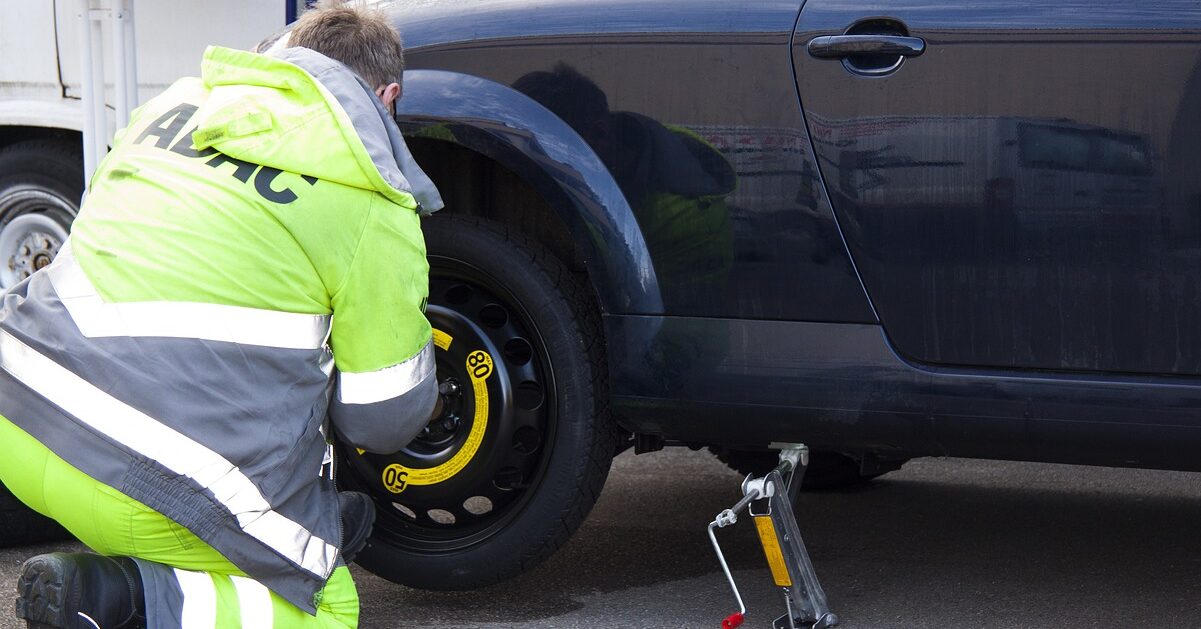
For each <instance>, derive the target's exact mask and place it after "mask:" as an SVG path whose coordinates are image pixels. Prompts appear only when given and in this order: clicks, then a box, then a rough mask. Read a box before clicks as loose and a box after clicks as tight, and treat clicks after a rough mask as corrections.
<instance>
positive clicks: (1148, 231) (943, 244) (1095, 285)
mask: <svg viewBox="0 0 1201 629" xmlns="http://www.w3.org/2000/svg"><path fill="white" fill-rule="evenodd" d="M885 6H886V7H887V10H886V14H885V15H883V16H881V13H880V11H881V5H880V3H875V2H867V1H866V0H808V2H807V3H806V5H805V7H804V9H803V11H802V13H801V17H800V21H799V23H798V27H797V33H796V36H795V38H794V44H793V55H794V59H795V68H796V78H797V82H798V86H799V90H800V96H801V101H802V106H803V107H804V109H805V115H806V122H807V124H808V125H809V128H810V131H811V134H812V136H813V140H814V143H815V151H816V153H817V155H818V157H819V165H820V168H821V171H822V175H823V177H824V181H825V183H826V186H827V190H828V192H829V194H830V197H831V200H832V202H833V205H834V209H835V212H836V215H837V216H838V218H839V221H840V225H841V227H842V230H843V233H844V235H845V237H846V239H847V242H848V245H849V246H850V248H851V251H852V254H853V258H854V260H855V263H856V265H857V266H858V268H859V271H860V273H861V275H862V277H863V281H864V284H865V286H866V288H867V290H868V293H869V296H870V297H871V299H872V300H873V303H874V305H875V307H876V310H877V312H878V314H879V316H880V318H881V321H882V322H883V324H884V327H885V331H886V333H887V334H888V337H889V339H890V340H891V342H892V343H893V344H894V346H895V347H896V348H897V350H898V351H899V352H900V353H901V354H902V355H904V356H906V357H908V358H910V359H914V360H917V361H923V362H929V363H941V364H950V365H969V366H995V367H1004V368H1013V367H1019V368H1039V369H1052V370H1073V371H1114V372H1127V373H1159V374H1201V176H1199V174H1198V172H1197V171H1198V168H1199V165H1201V149H1199V148H1198V147H1199V146H1201V65H1199V53H1201V6H1199V5H1198V4H1197V3H1195V2H1185V1H1180V0H1150V1H1148V2H1140V3H1134V2H1129V0H1090V1H1089V2H1082V1H1059V2H1050V3H1043V2H1026V1H1017V0H968V1H964V2H956V3H953V6H951V3H948V5H947V6H946V7H940V6H937V5H936V4H935V3H930V2H927V1H926V0H894V1H892V2H889V3H887V4H886V5H885ZM844 34H850V35H854V36H857V37H858V42H859V45H860V47H859V48H857V49H856V50H857V51H858V52H857V54H850V55H848V56H838V55H837V54H830V51H829V49H828V44H829V42H830V41H831V40H822V41H824V42H825V44H826V47H822V46H820V45H818V44H814V45H813V46H811V42H813V40H814V39H815V38H818V37H823V36H833V35H844ZM884 36H889V37H891V39H889V38H885V37H884ZM903 37H909V38H919V39H920V42H919V41H918V40H917V39H897V38H903ZM890 42H892V44H890ZM897 42H900V47H895V46H894V47H892V48H888V47H887V45H893V44H896V43H897ZM820 43H821V42H819V44H820ZM919 44H924V48H922V47H921V46H919ZM864 45H866V46H868V47H869V49H872V48H870V47H871V46H875V48H874V49H873V50H882V51H883V52H878V53H871V54H864V53H862V50H864V48H863V46H864ZM905 46H911V47H912V46H918V48H913V49H908V50H907V52H909V53H916V52H918V51H919V49H920V54H913V55H911V56H904V57H902V56H900V55H897V54H895V51H898V50H902V49H903V48H904V47H905ZM811 50H812V51H813V52H811ZM815 54H818V55H821V56H814V55H815Z"/></svg>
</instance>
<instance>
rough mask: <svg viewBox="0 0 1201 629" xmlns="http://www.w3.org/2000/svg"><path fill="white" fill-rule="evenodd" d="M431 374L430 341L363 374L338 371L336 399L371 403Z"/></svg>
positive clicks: (405, 389) (407, 388) (397, 394)
mask: <svg viewBox="0 0 1201 629" xmlns="http://www.w3.org/2000/svg"><path fill="white" fill-rule="evenodd" d="M432 373H434V342H433V341H432V340H431V341H430V342H428V343H426V344H425V347H423V348H421V351H420V352H417V355H416V356H413V357H412V358H410V359H408V360H406V361H404V362H403V363H397V364H395V365H392V366H391V367H385V368H383V369H380V370H378V371H368V372H366V373H347V372H345V371H343V372H340V373H339V374H338V401H339V402H341V403H343V404H374V403H376V402H383V401H384V400H390V399H392V398H394V397H400V396H402V395H404V394H406V393H408V392H409V391H412V390H413V387H415V386H417V385H419V384H421V382H422V381H423V380H425V379H426V378H428V377H429V375H430V374H432Z"/></svg>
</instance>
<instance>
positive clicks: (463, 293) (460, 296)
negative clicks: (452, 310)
mask: <svg viewBox="0 0 1201 629" xmlns="http://www.w3.org/2000/svg"><path fill="white" fill-rule="evenodd" d="M472 293H473V291H472V290H471V287H470V286H468V285H466V284H455V285H454V286H451V287H450V288H448V289H447V290H446V301H447V303H450V304H453V305H456V306H461V305H463V304H465V303H467V302H468V301H471V295H472Z"/></svg>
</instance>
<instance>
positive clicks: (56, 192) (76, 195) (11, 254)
mask: <svg viewBox="0 0 1201 629" xmlns="http://www.w3.org/2000/svg"><path fill="white" fill-rule="evenodd" d="M82 196H83V157H82V154H81V153H80V149H79V147H77V146H72V145H71V144H68V143H66V142H61V141H54V140H28V141H24V142H18V143H16V144H13V145H11V146H8V147H5V148H4V149H3V150H0V290H2V289H4V288H7V287H8V286H10V285H12V284H15V283H17V281H20V280H21V279H23V278H24V277H25V276H27V275H28V274H30V273H32V272H33V271H35V270H37V269H39V268H41V267H43V266H45V265H47V264H49V263H50V259H51V258H53V255H54V254H55V253H57V252H58V247H59V246H60V245H61V244H62V242H61V241H62V240H63V239H65V236H66V232H67V230H68V229H69V228H70V224H71V221H72V220H74V218H75V215H76V213H77V212H78V211H79V202H80V197H82ZM38 234H45V235H46V236H47V237H35V236H36V235H38ZM24 236H29V237H30V241H36V242H37V243H38V244H36V245H34V246H32V247H28V248H23V250H24V251H25V253H23V254H20V255H17V254H16V253H15V249H16V247H14V244H15V242H16V241H18V240H23V239H24V238H23V237H24Z"/></svg>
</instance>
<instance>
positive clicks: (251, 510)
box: [0, 330, 338, 579]
mask: <svg viewBox="0 0 1201 629" xmlns="http://www.w3.org/2000/svg"><path fill="white" fill-rule="evenodd" d="M0 369H4V370H5V371H7V372H8V373H10V374H12V376H13V377H14V378H16V379H17V380H19V381H21V382H22V383H23V384H25V386H27V387H29V388H30V389H33V390H34V391H36V392H37V393H38V394H40V395H41V396H42V397H44V398H46V399H47V400H49V401H50V402H51V403H52V404H54V405H55V406H58V407H59V408H61V409H62V410H63V411H64V412H66V413H68V414H69V415H71V416H73V417H75V418H76V419H78V420H79V421H81V422H83V423H85V424H87V425H88V426H90V427H92V428H93V429H95V430H96V431H98V432H100V433H101V434H103V435H105V436H107V437H109V438H111V439H113V440H114V441H116V442H117V443H120V444H122V445H124V446H125V447H127V448H129V449H130V450H133V451H134V452H137V453H138V454H140V455H142V456H144V457H146V458H149V459H150V460H152V461H156V462H158V463H159V464H161V465H163V466H164V467H166V468H167V469H169V470H171V471H173V472H175V473H177V474H181V475H183V476H187V477H188V478H191V479H192V480H194V481H196V482H197V483H198V484H199V485H200V486H201V487H205V488H207V489H208V490H209V491H211V492H212V493H213V497H214V498H216V500H217V502H219V503H221V504H222V505H223V506H224V507H225V508H226V509H228V510H229V512H230V513H231V514H233V515H234V516H235V517H236V518H237V520H238V526H240V527H241V528H242V530H243V531H245V532H246V533H247V534H248V535H250V536H251V537H254V538H255V539H257V540H259V541H260V542H262V543H264V544H266V545H267V546H268V547H270V548H272V549H273V550H275V551H276V552H277V553H279V554H280V555H282V556H283V557H286V558H287V559H288V560H290V561H292V562H293V563H295V564H297V565H298V566H300V567H301V568H304V569H305V570H307V571H309V572H311V573H313V574H315V575H317V576H319V577H321V578H322V579H327V578H329V575H330V573H331V572H332V571H333V566H334V559H335V556H336V555H337V552H338V549H337V548H335V547H334V546H331V545H329V544H328V543H326V542H325V541H324V540H322V539H320V538H319V537H317V536H315V535H313V534H312V533H310V532H309V531H308V529H306V528H304V527H303V526H301V525H300V524H297V523H296V522H293V521H292V520H290V519H288V518H286V517H284V516H282V515H280V514H279V513H277V512H275V511H273V510H272V509H271V505H270V504H268V503H267V500H266V499H265V498H263V494H262V493H260V492H259V490H258V488H257V487H255V485H254V483H252V482H251V481H250V479H249V478H247V477H246V475H245V474H243V473H242V470H240V469H238V467H237V466H235V465H234V464H233V463H230V462H229V461H228V460H226V459H225V457H223V456H221V455H220V454H218V453H216V452H214V451H212V450H210V449H208V448H207V447H205V446H204V445H202V444H200V443H198V442H196V441H193V440H192V439H190V438H189V437H187V436H186V435H184V434H181V433H179V432H176V431H175V430H173V429H171V428H170V427H168V426H165V425H164V424H162V423H160V422H158V421H156V420H155V419H154V418H152V417H150V416H149V415H146V414H144V413H142V412H141V411H139V410H137V409H135V408H133V407H131V406H129V405H127V404H125V403H124V402H122V401H120V400H118V399H116V398H114V397H112V396H111V395H109V394H107V393H105V392H104V391H101V390H100V389H98V388H96V386H95V385H93V384H91V383H89V382H87V381H86V380H84V379H83V378H80V377H79V376H77V375H75V373H74V372H72V371H71V370H69V369H67V368H65V367H63V366H61V365H59V364H57V363H55V362H54V361H53V360H50V359H49V358H47V357H46V356H43V355H42V354H40V353H38V352H37V351H36V350H34V349H33V348H32V347H29V346H28V345H26V344H25V343H22V342H21V340H20V339H18V338H16V337H15V336H13V335H11V334H9V333H8V332H7V331H5V330H0ZM206 578H207V577H206Z"/></svg>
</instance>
